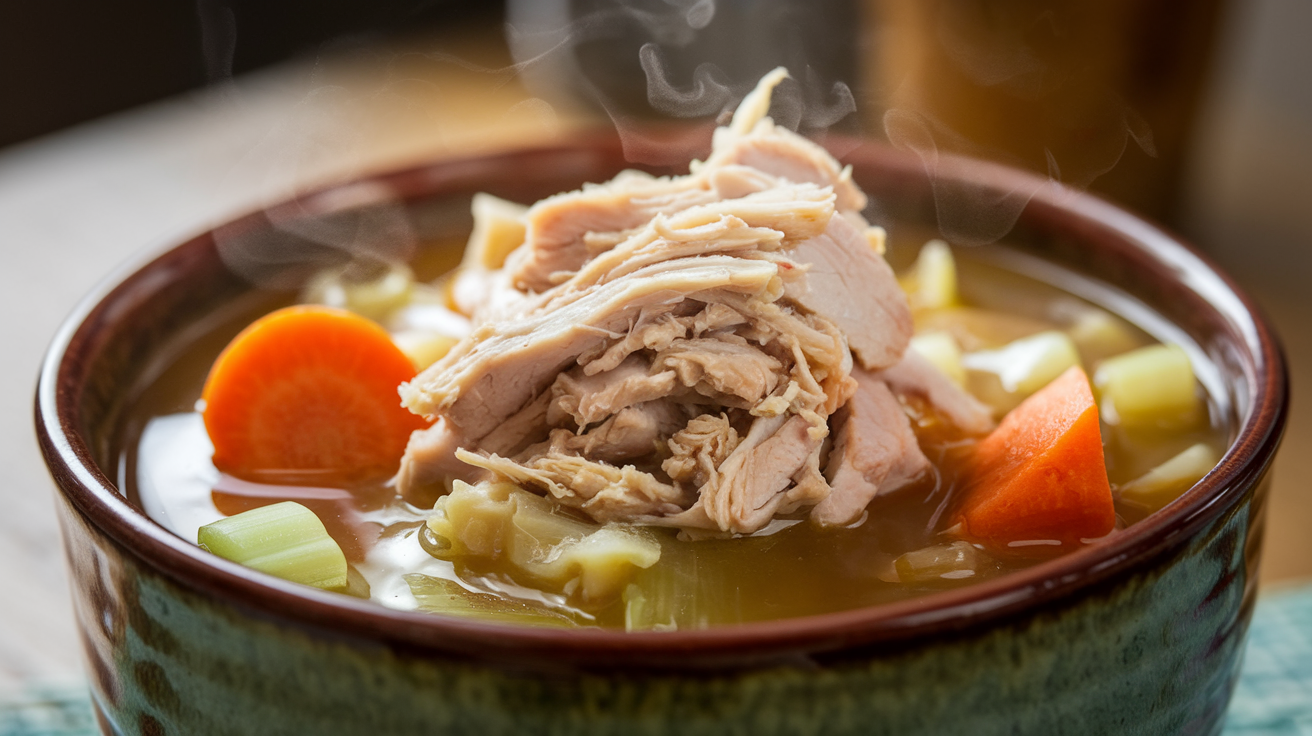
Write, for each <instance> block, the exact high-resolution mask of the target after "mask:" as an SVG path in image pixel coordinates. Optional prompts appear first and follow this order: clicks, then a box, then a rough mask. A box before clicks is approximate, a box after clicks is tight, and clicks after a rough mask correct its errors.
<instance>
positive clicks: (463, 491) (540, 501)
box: [428, 481, 660, 603]
mask: <svg viewBox="0 0 1312 736" xmlns="http://www.w3.org/2000/svg"><path fill="white" fill-rule="evenodd" d="M428 528H429V530H430V531H431V532H432V533H433V534H435V535H436V536H437V537H439V538H441V539H442V540H445V542H446V544H447V545H448V546H446V547H444V548H443V549H441V550H440V551H438V552H437V556H439V557H442V558H443V559H449V560H455V559H459V558H462V557H465V558H470V557H472V558H482V559H484V560H486V561H501V562H503V563H504V564H507V565H509V566H510V568H511V569H510V570H509V572H510V575H511V577H516V578H521V579H524V578H526V579H528V580H531V581H533V582H535V583H539V584H545V585H548V586H550V587H552V588H553V589H555V590H558V591H562V592H564V593H566V594H567V595H571V596H573V595H578V596H579V597H580V598H581V599H582V600H583V601H584V602H587V603H598V602H602V601H605V600H606V599H608V598H614V597H616V596H618V595H619V594H620V593H621V591H622V590H623V588H624V585H625V584H626V583H627V582H628V580H629V579H630V578H631V577H632V576H633V574H634V573H636V572H637V571H638V570H640V569H643V568H646V567H650V566H651V565H653V564H654V563H655V562H656V560H657V559H659V558H660V545H659V544H658V543H657V542H656V541H655V540H653V539H652V538H651V537H650V536H649V535H647V534H646V533H644V532H641V531H638V530H635V529H630V528H626V527H622V526H619V525H613V524H611V525H606V526H601V525H598V524H596V523H593V522H591V521H587V520H584V519H581V518H578V517H575V516H574V515H573V514H572V513H571V512H569V511H567V510H565V509H562V508H560V507H559V506H557V505H556V504H555V503H553V502H551V501H549V500H547V499H545V498H543V497H541V496H538V495H537V494H534V493H530V492H528V491H525V490H523V489H521V488H519V487H517V486H515V485H513V484H509V483H489V482H483V483H478V484H476V485H469V484H468V483H463V482H460V481H456V483H455V484H454V487H453V489H452V491H451V493H449V494H447V495H446V496H443V497H442V498H440V499H438V502H437V505H436V506H435V507H434V509H433V515H432V517H430V518H429V520H428Z"/></svg>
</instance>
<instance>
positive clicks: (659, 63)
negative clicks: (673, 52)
mask: <svg viewBox="0 0 1312 736" xmlns="http://www.w3.org/2000/svg"><path fill="white" fill-rule="evenodd" d="M662 57H663V53H662V52H661V49H660V46H657V45H656V44H654V43H646V44H643V46H642V49H641V50H640V51H639V52H638V58H639V60H640V61H641V63H642V71H643V72H644V73H646V75H647V101H648V102H650V103H651V106H652V107H654V108H656V109H657V110H660V111H661V112H663V113H665V114H667V115H674V116H677V117H685V118H691V117H701V116H704V115H719V114H720V113H723V112H724V111H725V110H728V109H730V108H731V107H732V102H733V100H734V99H735V97H736V95H735V94H734V90H733V89H732V88H731V87H730V86H729V81H728V79H727V78H726V77H725V75H724V72H722V71H720V68H719V67H717V66H716V65H714V64H711V63H709V62H706V63H702V64H698V65H697V70H696V71H694V72H693V75H692V86H691V87H690V88H688V89H686V90H681V89H677V88H675V86H674V85H673V84H671V83H670V81H669V75H668V72H667V71H666V63H665V61H664V60H663V58H662Z"/></svg>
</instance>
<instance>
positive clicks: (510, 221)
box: [463, 192, 528, 269]
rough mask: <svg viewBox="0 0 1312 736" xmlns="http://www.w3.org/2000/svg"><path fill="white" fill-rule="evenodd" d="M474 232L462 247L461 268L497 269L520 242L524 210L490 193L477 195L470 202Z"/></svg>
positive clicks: (523, 230)
mask: <svg viewBox="0 0 1312 736" xmlns="http://www.w3.org/2000/svg"><path fill="white" fill-rule="evenodd" d="M470 210H471V211H472V212H473V215H474V230H473V232H471V233H470V234H469V243H468V244H467V245H466V246H465V257H464V261H463V265H465V266H468V267H471V268H488V269H495V268H501V267H502V266H504V265H505V263H506V256H508V255H510V251H512V250H514V249H516V248H518V247H519V246H520V245H521V244H523V242H524V234H525V232H526V230H527V224H526V222H525V219H524V215H525V213H526V212H528V208H527V207H525V206H524V205H522V204H515V203H514V202H509V201H507V200H504V199H501V198H500V197H494V196H492V195H491V194H484V193H483V192H479V193H478V194H475V195H474V200H473V202H471V203H470Z"/></svg>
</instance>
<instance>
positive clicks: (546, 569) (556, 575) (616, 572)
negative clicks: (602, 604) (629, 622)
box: [526, 526, 661, 601]
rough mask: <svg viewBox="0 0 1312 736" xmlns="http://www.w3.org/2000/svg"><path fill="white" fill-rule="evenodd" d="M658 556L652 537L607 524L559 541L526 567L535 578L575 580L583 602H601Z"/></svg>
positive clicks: (559, 580)
mask: <svg viewBox="0 0 1312 736" xmlns="http://www.w3.org/2000/svg"><path fill="white" fill-rule="evenodd" d="M660 558H661V546H660V544H659V543H657V542H656V541H655V540H654V539H652V538H651V537H649V536H647V535H645V534H641V533H638V532H635V531H632V530H629V529H622V528H619V527H614V526H606V527H602V528H600V529H597V530H596V531H594V532H592V533H591V534H589V535H588V536H586V537H583V538H582V539H578V540H566V541H564V542H562V543H561V544H559V545H558V546H557V547H556V549H554V550H552V551H551V552H550V553H549V554H548V555H547V557H546V559H544V560H543V561H541V562H535V563H530V564H529V565H527V566H526V569H527V570H529V571H530V572H531V573H532V574H534V575H535V576H537V577H538V578H541V579H544V580H555V581H557V582H560V583H562V584H564V585H566V586H571V587H572V585H571V583H572V581H577V584H576V585H577V588H578V593H579V594H580V595H581V596H582V599H583V600H584V601H604V600H607V599H611V598H614V597H615V596H617V595H619V594H620V593H621V591H623V590H624V586H625V585H626V584H627V583H628V582H629V580H630V579H631V578H632V577H633V574H634V573H635V572H636V571H637V570H640V569H646V568H648V567H651V566H652V565H654V564H656V561H657V560H659V559H660ZM567 589H568V588H567Z"/></svg>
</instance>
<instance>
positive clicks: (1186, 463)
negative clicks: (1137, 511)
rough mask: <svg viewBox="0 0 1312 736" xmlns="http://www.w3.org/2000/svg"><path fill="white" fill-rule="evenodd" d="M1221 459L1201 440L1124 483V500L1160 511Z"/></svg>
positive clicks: (1121, 490)
mask: <svg viewBox="0 0 1312 736" xmlns="http://www.w3.org/2000/svg"><path fill="white" fill-rule="evenodd" d="M1219 459H1220V458H1218V457H1217V455H1216V450H1213V449H1212V448H1211V447H1210V446H1209V445H1206V444H1203V443H1201V442H1200V443H1198V444H1196V445H1194V446H1193V447H1190V448H1189V449H1187V450H1185V451H1184V452H1182V453H1180V454H1179V455H1176V456H1175V457H1173V458H1171V459H1170V460H1167V461H1166V462H1164V463H1162V464H1161V465H1158V466H1157V467H1155V468H1153V469H1152V470H1150V471H1148V472H1147V473H1145V474H1143V475H1141V476H1139V477H1138V478H1135V479H1134V480H1132V481H1130V482H1129V483H1126V484H1125V485H1123V486H1121V488H1120V496H1121V500H1122V501H1128V502H1130V503H1133V504H1136V505H1139V506H1143V507H1145V508H1147V509H1150V510H1152V511H1156V510H1158V509H1160V508H1162V507H1163V506H1165V505H1166V504H1168V503H1170V502H1172V501H1174V500H1175V499H1176V498H1178V497H1179V496H1180V494H1181V493H1184V492H1185V491H1187V490H1189V488H1190V487H1192V486H1193V484H1195V483H1197V482H1198V481H1199V480H1201V479H1202V477H1203V476H1205V475H1207V473H1208V472H1209V471H1211V469H1212V468H1214V467H1215V466H1216V463H1217V461H1218V460H1219Z"/></svg>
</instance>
